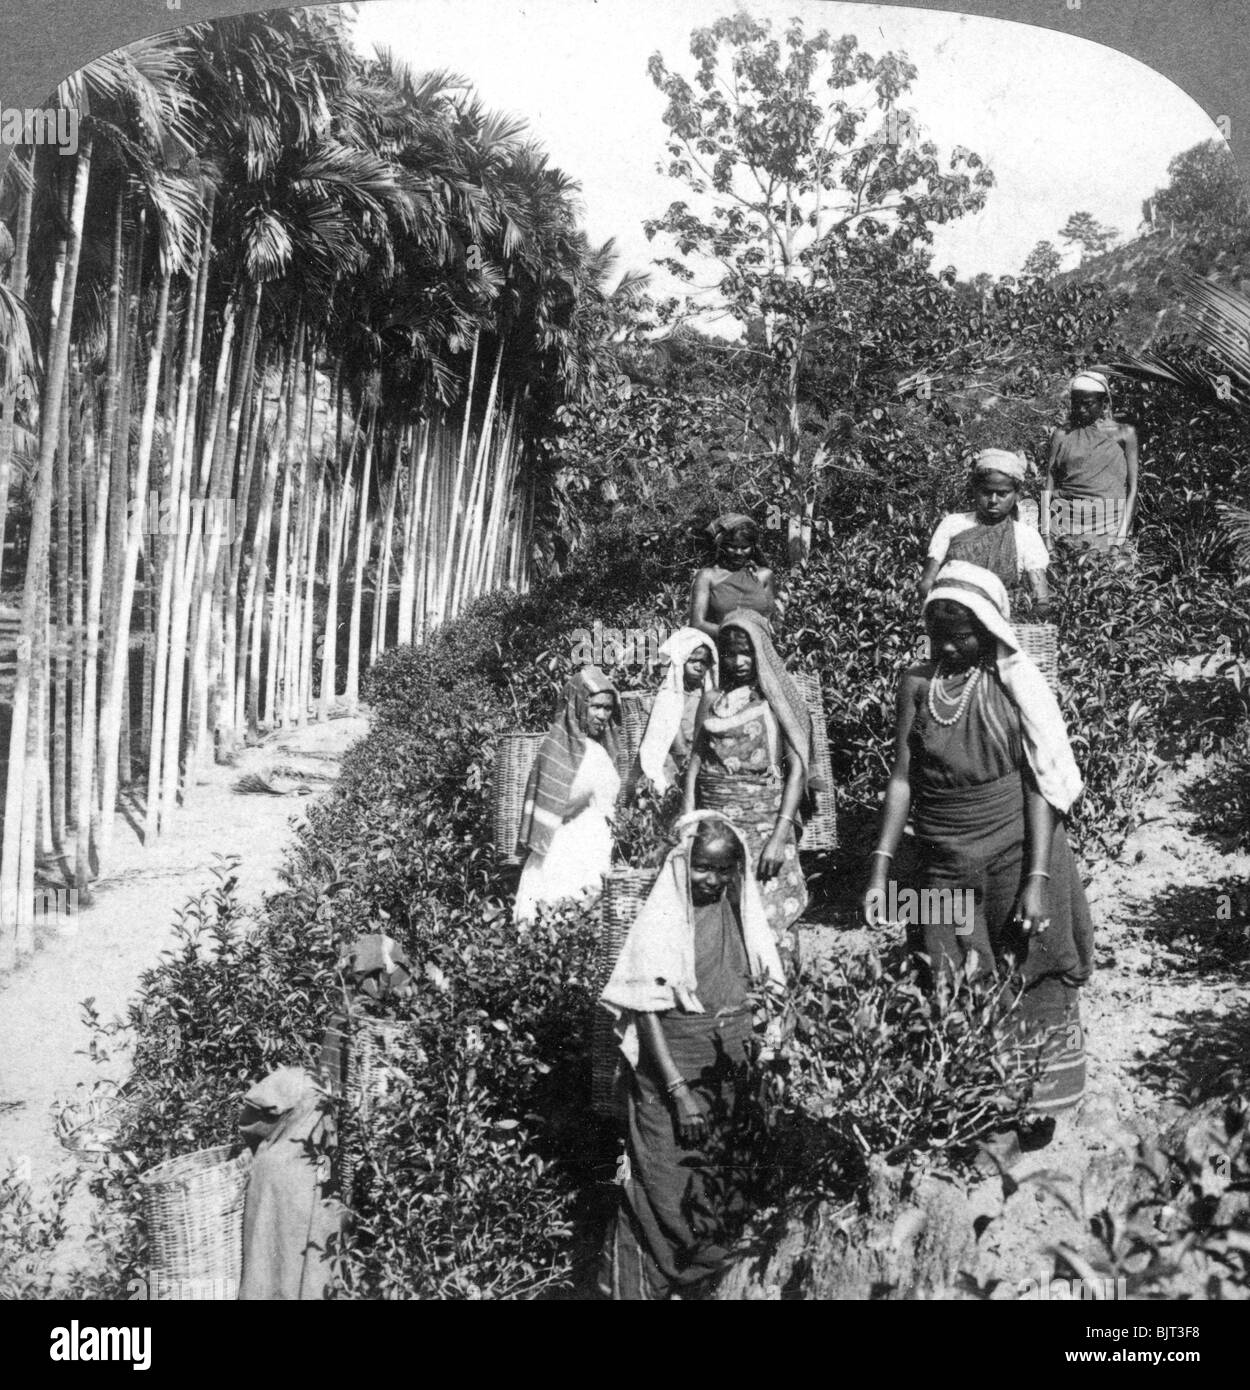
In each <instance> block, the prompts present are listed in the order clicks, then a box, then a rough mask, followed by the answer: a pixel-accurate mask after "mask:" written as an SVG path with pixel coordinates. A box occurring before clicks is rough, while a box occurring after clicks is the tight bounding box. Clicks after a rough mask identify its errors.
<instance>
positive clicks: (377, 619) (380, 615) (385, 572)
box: [369, 439, 400, 663]
mask: <svg viewBox="0 0 1250 1390" xmlns="http://www.w3.org/2000/svg"><path fill="white" fill-rule="evenodd" d="M399 450H400V441H399V439H396V441H395V454H396V459H395V471H394V472H393V473H392V475H391V485H390V487H389V488H388V489H387V494H386V513H385V515H384V517H383V519H382V550H381V554H380V555H379V556H378V582H377V584H376V586H375V588H374V595H373V635H372V638H371V640H370V643H369V660H370V662H371V663H372V662H374V661H376V660H377V659H378V656H379V654H380V653H382V652H384V651H385V650H386V610H387V608H388V607H390V597H391V528H392V527H393V525H394V522H395V496H396V493H398V491H399V457H398V456H399Z"/></svg>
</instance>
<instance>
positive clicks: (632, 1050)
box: [600, 811, 784, 1065]
mask: <svg viewBox="0 0 1250 1390" xmlns="http://www.w3.org/2000/svg"><path fill="white" fill-rule="evenodd" d="M706 820H714V821H716V822H717V823H718V824H721V825H724V826H725V827H726V828H727V829H728V831H729V832H730V833H731V834H732V835H733V837H734V839H735V840H736V841H737V843H738V850H739V856H740V860H741V869H740V873H739V876H738V894H737V905H738V913H739V916H740V918H741V920H742V940H743V944H744V945H745V946H746V952H747V962H748V965H749V966H750V969H751V973H752V974H753V975H757V976H759V975H765V976H767V977H768V978H769V979H771V980H774V981H776V982H777V983H779V984H780V983H781V982H782V980H783V979H784V975H783V972H782V968H781V957H780V956H779V955H778V954H777V942H776V940H775V938H774V936H773V933H772V929H771V928H770V927H769V925H768V917H767V915H766V914H765V911H764V900H763V898H762V897H761V896H760V888H759V884H758V883H757V882H756V880H755V866H754V865H753V864H752V862H751V851H750V849H749V848H748V846H747V843H746V841H745V840H744V839H743V838H742V835H741V834H740V833H739V831H738V830H737V828H736V827H735V826H734V825H733V824H732V823H731V822H730V821H727V820H725V818H724V817H723V816H721V815H719V814H717V813H716V812H712V811H693V812H691V813H690V814H689V815H687V816H683V817H682V818H681V820H680V821H678V823H677V824H678V828H679V830H680V831H681V837H682V838H681V841H680V842H679V843H678V845H677V847H676V848H675V849H673V850H672V851H670V853H669V856H668V858H667V859H666V860H665V861H664V867H663V868H662V869H661V870H660V874H659V877H658V878H657V879H656V881H655V886H654V887H653V888H652V889H651V892H650V894H649V895H648V897H647V901H646V902H645V903H643V905H642V907H641V908H640V909H639V912H638V916H637V917H636V918H635V919H634V925H633V926H632V927H630V929H629V932H628V934H627V935H626V937H625V942H624V944H623V945H622V947H621V953H620V955H619V956H618V957H617V960H616V965H615V966H614V967H613V970H612V974H611V976H610V977H609V979H608V983H607V985H606V986H605V987H604V991H603V994H602V995H601V996H600V1003H601V1004H603V1006H604V1008H606V1009H607V1010H608V1012H609V1013H611V1014H612V1015H614V1016H615V1017H616V1019H617V1023H618V1028H617V1031H618V1036H619V1038H620V1044H621V1050H622V1052H624V1054H625V1056H626V1058H627V1059H628V1060H629V1062H630V1064H631V1065H637V1062H638V1035H637V1030H636V1028H635V1027H634V1022H633V1017H632V1015H633V1014H636V1013H665V1012H667V1011H668V1010H669V1009H681V1010H682V1012H683V1013H691V1014H701V1013H702V1012H703V1005H702V1004H700V1002H699V997H698V994H697V993H696V990H697V986H698V981H697V980H696V978H695V968H694V903H693V900H692V899H691V896H690V851H691V849H692V847H693V844H694V839H695V834H696V832H697V830H698V828H699V824H700V823H701V822H702V821H706Z"/></svg>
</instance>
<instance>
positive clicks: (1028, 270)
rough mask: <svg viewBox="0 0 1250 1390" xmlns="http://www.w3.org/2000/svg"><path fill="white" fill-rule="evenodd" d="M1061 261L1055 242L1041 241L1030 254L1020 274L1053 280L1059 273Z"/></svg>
mask: <svg viewBox="0 0 1250 1390" xmlns="http://www.w3.org/2000/svg"><path fill="white" fill-rule="evenodd" d="M1059 260H1060V257H1059V252H1058V251H1057V250H1056V249H1055V246H1054V243H1053V242H1050V241H1039V242H1038V243H1037V245H1036V246H1035V247H1034V248H1033V249H1032V251H1030V252H1029V254H1028V258H1027V259H1026V260H1025V262H1024V266H1023V268H1022V269H1021V271H1020V274H1021V275H1033V276H1036V277H1037V279H1039V280H1050V279H1053V278H1054V276H1055V275H1056V274H1058V271H1059Z"/></svg>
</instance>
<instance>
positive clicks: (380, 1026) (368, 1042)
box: [332, 1015, 408, 1201]
mask: <svg viewBox="0 0 1250 1390" xmlns="http://www.w3.org/2000/svg"><path fill="white" fill-rule="evenodd" d="M407 1032H408V1024H407V1022H406V1021H404V1020H403V1019H391V1018H365V1017H362V1016H360V1015H357V1016H356V1017H354V1018H353V1019H352V1020H351V1022H350V1023H349V1024H347V1025H346V1028H345V1030H344V1034H343V1043H342V1046H343V1059H342V1069H341V1073H340V1075H341V1078H342V1081H341V1086H342V1095H343V1098H344V1099H345V1101H346V1102H347V1104H346V1106H345V1109H344V1115H343V1123H342V1124H341V1126H340V1131H339V1150H338V1167H339V1182H340V1186H341V1188H342V1192H343V1197H344V1199H345V1200H348V1201H350V1199H351V1194H352V1185H353V1183H354V1181H355V1177H356V1169H357V1166H358V1164H359V1161H360V1153H361V1149H362V1147H363V1137H364V1134H365V1133H366V1130H367V1127H368V1121H369V1112H370V1111H371V1110H372V1109H373V1106H374V1105H375V1104H376V1103H377V1102H378V1101H379V1100H381V1099H382V1098H383V1097H384V1096H385V1095H386V1094H387V1092H388V1091H389V1090H390V1088H391V1086H392V1085H393V1084H394V1080H395V1076H396V1073H397V1072H398V1070H399V1065H400V1062H401V1060H402V1058H403V1052H404V1039H405V1037H406V1035H407ZM332 1089H335V1090H336V1089H337V1088H335V1087H334V1086H333V1083H332Z"/></svg>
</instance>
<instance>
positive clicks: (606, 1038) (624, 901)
mask: <svg viewBox="0 0 1250 1390" xmlns="http://www.w3.org/2000/svg"><path fill="white" fill-rule="evenodd" d="M659 872H660V871H659V869H624V868H620V869H609V871H608V872H607V873H606V874H604V876H603V898H602V900H601V903H600V913H601V919H600V920H601V926H600V933H599V950H598V953H597V959H596V961H595V967H596V969H595V994H596V1002H595V1004H594V1005H593V1008H594V1019H593V1022H592V1025H591V1049H590V1052H591V1076H590V1104H591V1107H592V1108H593V1109H594V1111H595V1113H596V1114H599V1115H611V1114H612V1113H613V1099H614V1096H615V1091H616V1073H617V1067H618V1065H619V1063H620V1052H619V1049H618V1048H617V1045H616V1033H615V1032H614V1030H613V1026H612V1017H611V1015H610V1014H609V1013H608V1012H607V1010H606V1009H604V1008H603V1007H602V1005H600V1004H599V1003H598V1001H597V996H598V994H599V991H600V990H602V989H603V987H604V986H605V985H606V984H607V982H608V977H609V976H610V975H611V974H612V970H613V967H614V966H615V965H616V958H617V956H619V955H620V954H621V947H622V946H623V945H624V944H625V937H626V934H627V933H628V932H629V929H630V927H632V926H633V924H634V918H635V917H637V916H638V911H639V909H640V908H641V907H642V905H643V903H644V902H646V900H647V894H648V893H650V891H651V888H652V885H653V884H654V883H655V880H656V878H657V877H658V876H659Z"/></svg>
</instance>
